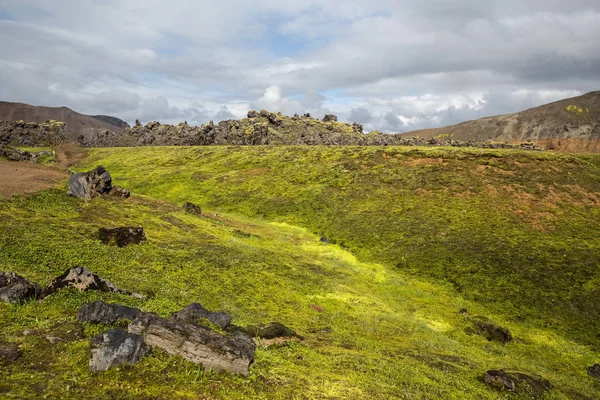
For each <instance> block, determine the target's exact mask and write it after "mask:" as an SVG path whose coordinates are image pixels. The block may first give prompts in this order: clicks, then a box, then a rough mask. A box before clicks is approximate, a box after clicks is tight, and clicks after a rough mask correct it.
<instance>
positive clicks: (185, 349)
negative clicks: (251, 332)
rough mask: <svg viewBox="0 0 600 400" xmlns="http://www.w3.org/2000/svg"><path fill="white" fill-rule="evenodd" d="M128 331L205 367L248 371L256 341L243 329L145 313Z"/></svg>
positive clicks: (244, 373) (238, 371)
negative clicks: (220, 328)
mask: <svg viewBox="0 0 600 400" xmlns="http://www.w3.org/2000/svg"><path fill="white" fill-rule="evenodd" d="M129 332H130V333H134V334H137V335H143V336H144V339H145V341H146V343H147V344H148V345H150V346H153V347H158V348H161V349H163V350H165V351H166V352H167V353H169V354H173V355H180V356H182V357H183V358H185V359H186V360H188V361H191V362H193V363H196V364H200V365H202V366H203V367H204V368H213V369H217V370H226V371H231V372H233V373H237V374H241V375H248V368H249V366H250V364H251V363H252V362H253V361H254V353H255V351H256V345H255V344H254V341H253V340H252V339H251V338H249V337H248V336H247V335H245V334H243V333H242V332H234V333H231V334H229V335H222V334H220V333H218V332H215V331H213V330H211V329H209V328H206V327H203V326H199V325H196V324H194V323H192V322H187V321H179V320H175V319H172V318H169V319H165V318H160V317H157V316H156V315H152V314H144V315H142V316H140V317H139V318H137V319H136V320H135V321H133V322H132V323H131V324H130V325H129Z"/></svg>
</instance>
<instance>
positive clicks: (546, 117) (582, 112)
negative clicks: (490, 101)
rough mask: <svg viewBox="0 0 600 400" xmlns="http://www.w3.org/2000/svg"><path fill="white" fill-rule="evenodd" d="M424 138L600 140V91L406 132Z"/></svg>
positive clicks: (408, 134) (407, 134)
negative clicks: (506, 113) (439, 136)
mask: <svg viewBox="0 0 600 400" xmlns="http://www.w3.org/2000/svg"><path fill="white" fill-rule="evenodd" d="M404 135H406V136H413V135H415V136H421V137H425V138H429V137H436V136H438V135H448V137H451V138H453V139H456V140H473V141H486V140H493V141H501V142H504V141H513V140H518V141H524V140H527V139H532V140H540V139H588V140H595V141H597V140H600V91H598V92H591V93H587V94H585V95H583V96H578V97H574V98H570V99H564V100H560V101H556V102H554V103H550V104H546V105H543V106H540V107H535V108H531V109H529V110H525V111H521V112H518V113H516V114H508V115H499V116H495V117H487V118H482V119H478V120H475V121H467V122H463V123H460V124H458V125H452V126H446V127H443V128H435V129H423V130H419V131H413V132H407V133H405V134H404Z"/></svg>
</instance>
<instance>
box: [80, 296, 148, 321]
mask: <svg viewBox="0 0 600 400" xmlns="http://www.w3.org/2000/svg"><path fill="white" fill-rule="evenodd" d="M141 314H142V312H141V311H140V310H139V309H137V308H133V307H127V306H122V305H120V304H108V303H105V302H103V301H94V302H93V303H88V304H84V305H83V306H82V307H81V308H80V309H79V313H78V314H77V319H79V320H80V321H82V322H91V323H94V324H114V323H115V322H117V320H127V321H133V320H135V319H136V318H137V317H138V316H140V315H141Z"/></svg>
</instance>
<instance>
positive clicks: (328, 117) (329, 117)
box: [323, 114, 338, 122]
mask: <svg viewBox="0 0 600 400" xmlns="http://www.w3.org/2000/svg"><path fill="white" fill-rule="evenodd" d="M337 120H338V118H337V115H333V114H325V117H323V122H337Z"/></svg>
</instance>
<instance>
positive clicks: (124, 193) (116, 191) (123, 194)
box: [108, 185, 131, 199]
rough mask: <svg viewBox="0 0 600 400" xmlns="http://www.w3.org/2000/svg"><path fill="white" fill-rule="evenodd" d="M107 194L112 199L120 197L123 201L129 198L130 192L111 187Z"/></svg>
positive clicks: (118, 187)
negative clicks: (112, 197)
mask: <svg viewBox="0 0 600 400" xmlns="http://www.w3.org/2000/svg"><path fill="white" fill-rule="evenodd" d="M108 194H110V195H111V196H114V197H121V198H124V199H128V198H129V196H131V192H130V191H129V189H125V188H124V187H121V186H116V185H115V186H113V187H112V189H111V191H110V192H109V193H108Z"/></svg>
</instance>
